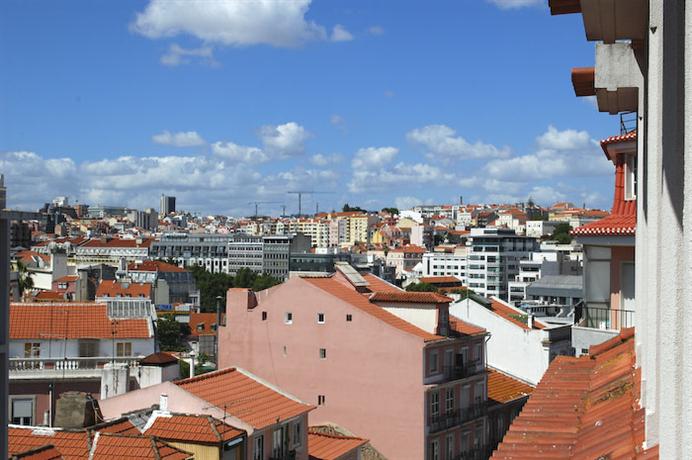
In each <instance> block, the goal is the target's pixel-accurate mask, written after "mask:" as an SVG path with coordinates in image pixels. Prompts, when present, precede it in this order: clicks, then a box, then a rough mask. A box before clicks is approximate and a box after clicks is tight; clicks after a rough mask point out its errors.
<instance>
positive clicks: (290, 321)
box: [284, 311, 293, 324]
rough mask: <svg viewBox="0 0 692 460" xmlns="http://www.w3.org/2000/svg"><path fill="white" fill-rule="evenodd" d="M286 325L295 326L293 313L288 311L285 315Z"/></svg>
mask: <svg viewBox="0 0 692 460" xmlns="http://www.w3.org/2000/svg"><path fill="white" fill-rule="evenodd" d="M284 324H293V313H292V312H290V311H287V312H286V313H285V314H284Z"/></svg>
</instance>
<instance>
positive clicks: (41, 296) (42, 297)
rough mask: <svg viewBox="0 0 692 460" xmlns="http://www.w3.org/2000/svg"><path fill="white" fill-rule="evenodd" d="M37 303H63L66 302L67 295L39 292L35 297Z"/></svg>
mask: <svg viewBox="0 0 692 460" xmlns="http://www.w3.org/2000/svg"><path fill="white" fill-rule="evenodd" d="M34 300H36V301H43V302H45V301H46V300H48V301H61V300H65V294H64V293H63V292H58V291H39V292H38V293H37V294H36V295H35V296H34Z"/></svg>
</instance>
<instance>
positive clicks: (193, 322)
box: [190, 313, 216, 337]
mask: <svg viewBox="0 0 692 460" xmlns="http://www.w3.org/2000/svg"><path fill="white" fill-rule="evenodd" d="M212 324H216V313H190V335H191V336H195V337H197V336H200V335H216V331H215V330H214V329H212V327H211V326H212ZM200 325H201V326H202V328H201V330H200V329H199V328H198V326H200Z"/></svg>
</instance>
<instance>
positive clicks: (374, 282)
mask: <svg viewBox="0 0 692 460" xmlns="http://www.w3.org/2000/svg"><path fill="white" fill-rule="evenodd" d="M362 276H363V278H365V281H367V282H368V285H369V286H368V287H369V288H370V290H371V291H380V292H384V291H395V292H399V291H401V289H399V288H398V287H396V286H394V285H393V284H390V283H388V282H387V281H385V280H383V279H382V278H380V277H379V276H375V275H373V274H372V273H365V274H363V275H362Z"/></svg>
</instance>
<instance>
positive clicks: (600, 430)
mask: <svg viewBox="0 0 692 460" xmlns="http://www.w3.org/2000/svg"><path fill="white" fill-rule="evenodd" d="M591 351H592V352H593V354H591V355H589V356H582V357H579V358H574V357H566V356H558V357H557V358H555V359H554V360H553V362H552V363H551V364H550V367H549V368H548V370H547V371H546V373H545V375H544V376H543V378H542V379H541V381H540V383H539V384H538V386H537V387H536V389H535V390H534V392H533V394H532V395H531V397H530V398H529V400H528V402H527V403H526V405H525V406H524V408H523V410H522V412H521V414H520V415H519V416H518V417H517V418H516V419H515V420H514V422H513V423H512V425H511V426H510V428H509V431H508V432H507V434H506V435H505V437H504V439H503V440H502V443H500V445H499V446H498V448H497V450H496V451H495V452H494V454H493V457H492V458H496V459H509V458H511V459H530V458H580V459H581V458H583V459H587V458H588V459H592V458H637V457H641V458H657V454H656V452H655V450H652V451H645V450H644V448H643V441H644V438H643V428H644V417H643V415H644V409H642V408H641V407H640V405H639V397H640V391H639V389H640V381H641V380H640V379H641V373H640V371H639V370H638V369H636V368H635V354H634V353H635V352H634V340H633V336H632V331H631V330H623V332H622V333H621V335H620V336H618V337H616V338H614V339H612V340H610V341H608V342H606V343H605V344H602V345H601V346H599V347H594V348H592V349H591ZM642 456H643V457H642Z"/></svg>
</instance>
